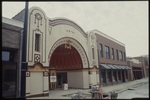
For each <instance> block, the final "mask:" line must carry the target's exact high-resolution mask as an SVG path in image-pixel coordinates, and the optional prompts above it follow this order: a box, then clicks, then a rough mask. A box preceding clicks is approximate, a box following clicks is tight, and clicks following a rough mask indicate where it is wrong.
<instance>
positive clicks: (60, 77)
mask: <svg viewBox="0 0 150 100" xmlns="http://www.w3.org/2000/svg"><path fill="white" fill-rule="evenodd" d="M65 83H67V72H58V73H57V88H62V87H63V84H65Z"/></svg>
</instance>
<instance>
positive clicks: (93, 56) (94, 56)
mask: <svg viewBox="0 0 150 100" xmlns="http://www.w3.org/2000/svg"><path fill="white" fill-rule="evenodd" d="M92 55H93V59H95V56H94V48H92Z"/></svg>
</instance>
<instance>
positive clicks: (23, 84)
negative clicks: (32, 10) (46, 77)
mask: <svg viewBox="0 0 150 100" xmlns="http://www.w3.org/2000/svg"><path fill="white" fill-rule="evenodd" d="M27 28H28V1H26V2H25V14H24V28H23V41H22V55H21V57H22V61H21V79H20V81H21V83H20V84H21V85H20V86H21V88H20V89H21V90H20V91H19V92H20V93H19V97H21V98H25V97H26V71H27V67H28V63H27V62H26V48H27Z"/></svg>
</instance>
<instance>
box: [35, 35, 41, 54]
mask: <svg viewBox="0 0 150 100" xmlns="http://www.w3.org/2000/svg"><path fill="white" fill-rule="evenodd" d="M35 51H38V52H40V34H35Z"/></svg>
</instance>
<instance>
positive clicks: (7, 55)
mask: <svg viewBox="0 0 150 100" xmlns="http://www.w3.org/2000/svg"><path fill="white" fill-rule="evenodd" d="M2 61H10V52H8V51H2Z"/></svg>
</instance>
